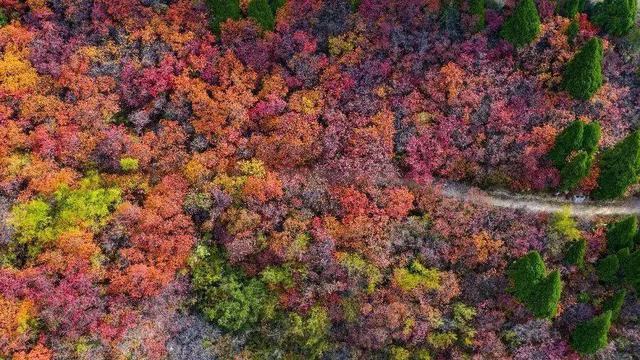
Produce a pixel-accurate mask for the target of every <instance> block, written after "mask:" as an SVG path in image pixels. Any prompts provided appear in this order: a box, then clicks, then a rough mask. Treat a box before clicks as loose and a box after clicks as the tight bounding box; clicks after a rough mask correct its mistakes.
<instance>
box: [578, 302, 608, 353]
mask: <svg viewBox="0 0 640 360" xmlns="http://www.w3.org/2000/svg"><path fill="white" fill-rule="evenodd" d="M610 327H611V311H610V310H609V311H605V312H604V313H602V314H601V315H599V316H596V317H594V318H593V319H591V320H587V321H585V322H583V323H581V324H580V325H578V326H577V327H576V329H575V330H574V331H573V334H571V346H572V347H573V348H574V349H575V350H576V351H577V352H579V353H581V354H584V355H589V354H595V353H596V352H597V351H598V350H600V349H601V348H603V347H605V346H606V345H607V341H608V340H607V334H608V333H609V328H610Z"/></svg>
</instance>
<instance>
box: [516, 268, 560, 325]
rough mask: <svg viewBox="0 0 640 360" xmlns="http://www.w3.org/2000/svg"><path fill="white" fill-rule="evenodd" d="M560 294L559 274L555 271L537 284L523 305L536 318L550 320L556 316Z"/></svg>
mask: <svg viewBox="0 0 640 360" xmlns="http://www.w3.org/2000/svg"><path fill="white" fill-rule="evenodd" d="M561 294H562V281H561V280H560V272H559V271H558V270H555V271H552V272H551V273H550V274H549V275H547V277H545V278H544V279H543V280H541V281H540V282H538V284H537V285H536V286H535V289H534V291H533V293H531V294H529V298H528V299H527V301H526V303H525V304H526V305H527V308H528V309H529V310H531V312H532V313H533V315H535V316H536V317H538V318H552V317H554V316H555V315H556V311H557V309H558V302H559V301H560V295H561Z"/></svg>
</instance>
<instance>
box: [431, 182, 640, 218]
mask: <svg viewBox="0 0 640 360" xmlns="http://www.w3.org/2000/svg"><path fill="white" fill-rule="evenodd" d="M442 195H444V196H446V197H449V198H454V199H458V200H461V201H465V202H470V203H476V204H484V205H491V206H495V207H500V208H507V209H514V210H523V211H527V212H532V213H555V212H558V211H560V210H562V208H563V207H565V206H569V207H570V209H571V214H572V215H573V216H577V217H584V218H589V217H594V216H612V215H639V214H640V199H637V198H632V199H627V200H618V201H589V200H587V201H585V202H583V203H580V204H576V203H573V202H572V201H571V200H566V199H563V198H557V197H553V196H544V195H529V194H515V193H512V192H508V191H505V190H496V191H483V190H480V189H478V188H475V187H471V186H468V185H464V184H460V183H455V182H447V183H443V184H442Z"/></svg>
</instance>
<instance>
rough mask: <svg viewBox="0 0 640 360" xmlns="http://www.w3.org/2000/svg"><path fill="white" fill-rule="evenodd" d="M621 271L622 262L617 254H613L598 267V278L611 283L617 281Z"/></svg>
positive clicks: (601, 261)
mask: <svg viewBox="0 0 640 360" xmlns="http://www.w3.org/2000/svg"><path fill="white" fill-rule="evenodd" d="M619 269H620V260H619V259H618V256H617V255H615V254H611V255H609V256H607V257H605V258H604V259H601V260H600V261H599V262H598V264H597V265H596V272H597V273H598V278H599V279H600V281H602V282H606V283H611V282H614V281H616V279H617V275H618V270H619Z"/></svg>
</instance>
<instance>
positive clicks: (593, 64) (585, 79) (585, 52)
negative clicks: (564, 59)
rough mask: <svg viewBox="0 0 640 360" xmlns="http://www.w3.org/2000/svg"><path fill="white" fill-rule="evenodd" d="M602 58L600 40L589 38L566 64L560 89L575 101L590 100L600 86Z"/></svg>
mask: <svg viewBox="0 0 640 360" xmlns="http://www.w3.org/2000/svg"><path fill="white" fill-rule="evenodd" d="M602 56H603V50H602V40H600V38H597V37H593V38H591V40H589V41H587V43H586V44H585V45H584V46H583V47H582V49H580V51H579V52H578V53H577V54H576V55H575V56H574V57H573V59H571V60H570V61H569V63H568V64H567V67H566V69H565V71H564V77H563V79H562V87H563V88H564V89H565V90H567V91H568V92H569V94H571V96H573V97H574V98H576V99H580V100H588V99H590V98H591V97H592V96H593V94H595V93H596V92H597V91H598V89H600V87H601V86H602Z"/></svg>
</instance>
